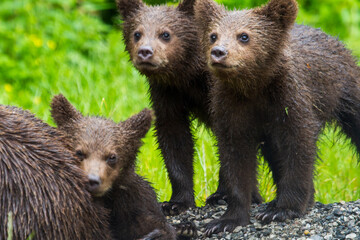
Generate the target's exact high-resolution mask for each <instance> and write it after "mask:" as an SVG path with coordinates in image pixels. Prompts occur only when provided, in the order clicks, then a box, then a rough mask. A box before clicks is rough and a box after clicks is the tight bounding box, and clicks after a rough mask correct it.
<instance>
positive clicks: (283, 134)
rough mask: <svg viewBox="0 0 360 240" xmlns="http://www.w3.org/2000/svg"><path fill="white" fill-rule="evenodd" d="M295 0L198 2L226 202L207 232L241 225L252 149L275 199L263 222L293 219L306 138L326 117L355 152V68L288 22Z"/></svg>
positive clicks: (309, 152)
mask: <svg viewBox="0 0 360 240" xmlns="http://www.w3.org/2000/svg"><path fill="white" fill-rule="evenodd" d="M297 11H298V7H297V2H296V1H295V0H270V1H269V2H268V3H267V4H266V5H264V6H263V7H259V8H255V9H250V10H241V11H240V10H234V11H228V10H226V9H225V8H224V7H223V6H219V5H218V4H216V3H215V2H214V1H212V0H198V1H197V3H196V6H195V16H196V20H197V23H198V24H199V26H200V27H201V28H202V33H203V36H204V37H203V40H202V41H203V45H204V49H205V52H204V54H205V56H206V59H207V63H208V67H209V69H210V71H211V73H212V74H214V75H215V76H216V78H214V79H215V82H214V86H213V88H212V91H211V108H212V109H213V112H214V118H213V119H214V121H213V125H214V132H215V135H216V137H217V140H218V147H219V155H220V161H221V164H222V166H223V167H224V172H226V174H225V175H224V178H225V179H224V182H225V183H226V189H227V193H228V195H229V196H228V202H229V205H228V209H227V211H226V212H225V213H224V215H223V216H222V217H221V218H220V219H218V220H214V221H213V222H210V223H209V224H208V225H207V234H209V235H210V234H212V233H215V232H220V231H223V230H225V229H226V230H228V231H231V230H233V229H234V228H235V227H236V226H237V225H246V224H248V223H249V208H250V202H251V190H252V187H251V183H252V182H253V181H254V178H255V177H256V175H255V173H256V165H257V164H256V161H257V154H258V150H260V151H261V153H262V155H263V156H264V158H265V160H266V161H267V162H268V163H269V166H270V169H271V171H272V174H273V178H274V182H275V184H276V189H277V192H276V198H275V200H274V201H273V202H272V203H271V204H270V205H269V206H268V208H267V209H265V211H264V212H262V213H260V214H259V215H258V216H257V217H258V218H259V219H260V220H262V221H263V222H265V223H267V222H270V221H285V220H286V219H292V218H296V217H300V216H302V215H303V214H304V213H305V212H306V210H307V209H308V208H309V207H311V206H312V205H313V203H314V185H313V174H314V173H313V172H314V162H315V160H316V157H317V154H316V153H317V147H316V141H317V140H318V137H319V134H320V132H321V130H322V129H323V127H324V126H325V124H326V123H329V122H336V123H337V124H338V125H339V127H340V128H341V129H342V131H343V133H344V134H345V135H346V136H347V137H349V138H350V139H351V141H352V143H353V144H354V145H355V146H356V148H357V150H358V152H359V153H360V68H359V66H357V64H356V61H355V59H354V57H353V56H352V55H351V53H350V51H348V50H347V49H346V48H345V47H344V45H343V44H342V43H341V42H339V41H338V40H337V39H335V38H333V37H330V36H328V35H326V34H325V33H323V32H321V31H320V30H318V29H313V28H311V27H307V26H303V25H296V24H295V25H294V23H295V19H296V16H297Z"/></svg>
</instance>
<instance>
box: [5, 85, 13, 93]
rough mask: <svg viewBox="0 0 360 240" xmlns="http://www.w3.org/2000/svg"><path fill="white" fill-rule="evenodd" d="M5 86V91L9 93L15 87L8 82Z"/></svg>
mask: <svg viewBox="0 0 360 240" xmlns="http://www.w3.org/2000/svg"><path fill="white" fill-rule="evenodd" d="M4 88H5V92H8V93H9V92H11V91H12V89H13V87H12V86H11V84H8V83H7V84H5V85H4Z"/></svg>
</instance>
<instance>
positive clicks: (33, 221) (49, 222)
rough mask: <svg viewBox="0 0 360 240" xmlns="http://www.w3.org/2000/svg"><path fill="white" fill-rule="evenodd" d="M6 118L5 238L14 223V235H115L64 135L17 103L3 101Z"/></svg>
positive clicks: (2, 151)
mask: <svg viewBox="0 0 360 240" xmlns="http://www.w3.org/2000/svg"><path fill="white" fill-rule="evenodd" d="M0 119H1V121H0V193H1V197H0V220H1V224H0V239H9V235H8V233H9V232H10V231H9V230H10V228H9V227H8V226H9V225H8V224H9V223H12V232H11V233H12V238H13V239H27V238H29V237H30V236H32V237H33V238H34V239H39V240H45V239H93V240H97V239H111V238H110V234H109V233H108V232H109V231H108V217H109V216H108V215H107V211H106V210H105V209H104V208H103V207H101V206H98V205H96V204H94V203H93V200H92V197H91V195H90V193H89V192H88V191H87V190H86V188H85V186H86V183H87V180H86V176H85V175H84V174H83V171H82V170H81V169H80V168H78V167H77V166H76V163H77V160H76V159H75V158H74V156H73V154H72V152H70V151H69V150H68V149H67V147H66V146H64V144H63V142H64V141H63V140H64V136H63V135H62V134H61V133H60V132H59V131H57V130H56V129H55V128H53V127H51V126H49V125H48V124H46V123H45V122H43V121H41V120H40V119H38V118H36V117H35V116H34V115H33V114H32V113H30V112H28V111H25V110H22V109H20V108H17V107H11V106H4V105H0ZM11 214H12V217H11ZM10 219H11V220H12V221H10Z"/></svg>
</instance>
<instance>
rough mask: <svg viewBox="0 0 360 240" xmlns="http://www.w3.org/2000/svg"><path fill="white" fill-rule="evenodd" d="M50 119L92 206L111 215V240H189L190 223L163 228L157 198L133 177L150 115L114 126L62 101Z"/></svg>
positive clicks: (55, 100) (59, 97) (192, 229)
mask: <svg viewBox="0 0 360 240" xmlns="http://www.w3.org/2000/svg"><path fill="white" fill-rule="evenodd" d="M51 108H52V110H51V115H52V117H53V119H54V121H55V122H56V124H57V126H58V129H59V130H60V131H62V132H64V134H65V135H66V138H67V139H66V141H67V143H68V145H69V148H70V149H71V151H72V152H73V153H74V154H75V155H76V156H77V157H78V158H79V160H80V161H81V162H80V164H79V166H80V168H81V169H82V170H84V172H85V174H86V175H87V177H88V186H87V187H88V190H89V191H90V192H91V194H92V195H93V197H94V199H95V201H96V202H98V203H99V204H101V205H102V206H104V207H105V208H106V209H109V210H110V216H111V219H110V228H111V232H112V235H113V238H115V239H140V238H141V239H164V240H165V239H176V232H178V234H179V238H178V239H190V238H191V237H192V236H196V229H195V227H194V225H193V224H191V223H184V224H179V225H177V226H176V227H175V228H174V227H172V226H171V225H170V224H168V223H167V222H166V218H165V216H164V215H163V213H162V212H161V208H160V205H159V203H158V202H157V198H156V194H155V192H154V190H153V189H152V187H151V186H150V185H149V183H148V182H146V181H145V180H144V179H143V178H142V177H140V176H139V175H137V174H136V173H135V160H136V155H137V152H138V150H139V148H140V146H141V144H142V141H141V139H142V138H143V137H145V134H146V133H147V132H148V130H149V128H150V126H151V121H152V112H151V111H150V110H148V109H144V110H143V111H141V112H140V113H138V114H136V115H134V116H132V117H131V118H129V119H127V120H126V121H124V122H120V123H118V124H116V123H114V122H113V121H111V120H109V119H105V118H101V117H85V116H83V115H82V114H81V113H80V112H78V111H77V110H76V109H75V108H74V107H73V106H72V105H71V104H70V102H69V101H68V100H67V99H66V98H65V97H64V96H63V95H57V96H55V97H54V98H53V100H52V103H51Z"/></svg>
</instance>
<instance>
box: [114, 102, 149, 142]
mask: <svg viewBox="0 0 360 240" xmlns="http://www.w3.org/2000/svg"><path fill="white" fill-rule="evenodd" d="M153 114H154V113H153V111H151V110H150V109H147V108H145V109H144V110H142V111H141V112H140V113H138V114H136V115H134V116H132V117H130V118H129V119H127V120H125V121H124V122H120V123H119V126H120V128H121V129H122V130H124V131H125V132H126V135H127V136H130V137H131V138H132V139H135V140H140V139H141V138H143V137H145V135H146V133H147V132H148V131H149V129H150V127H151V122H152V119H153Z"/></svg>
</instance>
